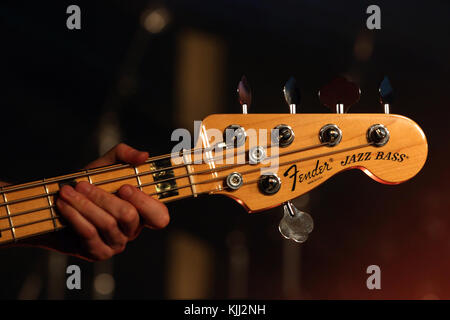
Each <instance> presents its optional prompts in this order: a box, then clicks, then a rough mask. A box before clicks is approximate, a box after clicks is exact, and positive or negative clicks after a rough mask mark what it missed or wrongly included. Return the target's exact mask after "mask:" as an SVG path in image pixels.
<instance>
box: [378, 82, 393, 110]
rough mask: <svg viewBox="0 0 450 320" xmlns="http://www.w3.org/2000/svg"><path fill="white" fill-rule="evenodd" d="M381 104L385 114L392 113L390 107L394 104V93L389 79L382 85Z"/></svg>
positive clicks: (380, 89) (380, 90)
mask: <svg viewBox="0 0 450 320" xmlns="http://www.w3.org/2000/svg"><path fill="white" fill-rule="evenodd" d="M378 91H379V92H380V103H381V104H382V105H383V106H384V113H390V105H391V104H392V103H393V102H394V92H393V90H392V86H391V82H390V81H389V78H388V77H384V79H383V81H381V83H380V88H379V89H378Z"/></svg>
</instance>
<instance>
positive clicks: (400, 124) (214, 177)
mask: <svg viewBox="0 0 450 320" xmlns="http://www.w3.org/2000/svg"><path fill="white" fill-rule="evenodd" d="M232 124H237V125H240V126H242V127H244V128H245V130H246V132H247V140H246V144H245V145H244V146H242V147H241V148H238V149H234V148H229V149H227V151H226V153H223V152H221V150H222V149H220V148H219V149H217V150H212V151H208V152H204V153H203V154H200V160H201V161H199V162H198V159H197V161H194V160H195V158H192V159H191V160H192V163H190V164H189V165H185V164H186V162H188V163H189V161H188V159H187V158H186V155H185V156H184V157H181V156H179V155H178V154H177V156H174V157H172V158H171V159H167V160H166V165H172V167H171V168H167V170H164V172H163V175H164V174H166V173H168V172H169V171H170V174H171V175H170V176H165V177H163V180H157V179H158V175H157V174H155V173H161V171H157V169H158V167H157V166H156V162H155V161H156V160H157V159H160V158H161V157H155V158H152V159H149V160H148V162H147V163H145V164H142V165H139V166H137V167H133V166H128V165H127V166H124V165H113V166H108V167H103V168H96V169H89V170H84V171H81V172H78V173H74V174H69V175H66V176H62V177H56V178H51V179H45V180H43V181H35V182H30V183H26V184H21V185H15V186H7V187H3V189H2V191H1V196H0V229H1V237H0V244H4V243H8V242H12V241H18V240H20V239H24V238H27V237H31V236H34V235H38V234H42V233H46V232H51V231H56V230H59V229H61V228H62V227H63V221H62V220H61V219H60V218H59V215H58V212H57V210H56V208H55V207H54V203H55V199H56V197H57V193H58V190H59V188H60V180H67V181H70V180H75V182H80V181H88V182H90V183H93V184H95V185H97V186H98V187H100V188H102V189H104V190H106V191H108V192H115V191H117V190H118V189H119V188H120V187H121V186H122V185H124V184H131V185H134V186H137V187H139V188H140V189H141V190H142V191H143V192H145V193H146V194H149V195H150V196H152V197H153V198H155V199H158V200H160V201H162V202H169V201H174V200H177V199H182V198H186V197H191V196H197V195H198V194H223V195H226V196H228V197H231V198H233V199H235V200H237V201H239V203H241V204H242V205H243V206H244V207H245V208H246V209H247V210H248V212H256V211H262V210H265V209H268V208H271V207H274V206H277V205H279V204H281V203H283V202H285V201H287V200H290V199H293V198H296V197H298V196H300V195H302V194H304V193H306V192H308V191H310V190H311V189H313V188H316V187H318V186H319V185H320V184H322V183H323V182H325V181H326V180H327V179H329V178H331V177H332V176H334V175H335V174H337V173H339V172H342V171H345V170H348V169H355V168H356V169H361V170H363V171H364V172H365V173H367V174H368V175H369V176H370V177H371V178H373V179H375V180H376V181H378V182H381V183H386V184H398V183H401V182H403V181H406V180H408V179H411V178H412V177H413V176H414V175H416V174H417V173H418V172H419V171H420V170H421V168H422V167H423V165H424V163H425V161H426V158H427V152H428V149H427V148H428V147H427V141H426V138H425V135H424V133H423V132H422V130H421V129H420V127H419V126H418V125H417V124H416V123H415V122H414V121H412V120H410V119H408V118H406V117H403V116H399V115H392V114H245V115H243V114H218V115H211V116H209V117H207V118H206V119H204V121H203V122H202V126H201V133H200V135H199V136H200V139H199V141H198V143H197V146H196V148H209V147H211V146H214V145H215V144H216V143H220V142H222V140H223V139H222V137H223V131H224V129H225V128H226V127H227V126H229V125H232ZM280 124H285V125H289V126H290V127H291V128H292V129H293V130H294V133H295V139H294V141H293V143H292V144H291V145H290V146H288V147H285V148H279V149H278V148H275V147H273V146H271V144H272V143H271V129H273V128H275V127H276V126H278V125H280ZM326 124H335V125H337V126H338V127H339V128H340V129H341V131H342V134H343V137H342V141H341V142H340V143H339V144H338V145H336V146H334V147H328V146H323V145H320V141H319V131H320V129H321V128H322V127H323V126H324V125H326ZM374 124H383V125H384V126H385V127H386V128H387V129H388V130H389V132H390V139H389V142H388V143H387V144H386V145H385V146H382V147H375V146H372V145H367V144H368V142H367V138H366V133H367V130H368V128H369V127H370V126H371V125H374ZM256 145H258V146H263V147H265V148H266V152H267V156H268V157H269V158H268V159H267V160H268V161H263V162H261V163H258V164H248V162H247V161H248V155H247V153H248V150H249V148H250V147H253V146H256ZM306 148H309V149H308V150H305V149H306ZM299 150H302V151H299ZM277 152H278V153H277ZM227 154H228V157H227V158H224V157H225V155H227ZM277 155H278V156H277ZM221 160H222V161H221ZM166 165H164V168H166ZM155 170H156V171H155ZM232 172H239V173H241V174H242V176H243V178H244V185H243V186H242V187H241V188H240V189H238V190H234V191H231V190H230V189H229V188H227V187H226V184H225V179H226V177H227V176H228V175H229V174H230V173H232ZM268 172H271V173H273V174H276V175H277V176H278V177H279V178H280V179H281V188H280V190H279V191H278V192H277V193H275V194H273V195H265V194H263V193H262V192H261V191H260V190H259V188H258V185H257V181H258V179H259V177H260V175H261V174H263V173H268ZM160 178H161V177H160ZM169 181H171V183H172V184H171V185H168V184H167V182H169ZM294 181H295V182H294ZM361 187H363V186H361ZM164 191H170V192H169V193H166V194H164V196H162V193H161V192H164ZM347 200H348V201H351V196H350V195H349V198H348V199H347ZM6 202H8V205H5V203H6Z"/></svg>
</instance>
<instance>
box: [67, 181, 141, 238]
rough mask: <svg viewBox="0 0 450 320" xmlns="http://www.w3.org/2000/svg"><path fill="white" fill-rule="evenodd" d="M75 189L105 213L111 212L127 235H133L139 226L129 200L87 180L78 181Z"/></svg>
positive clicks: (136, 214)
mask: <svg viewBox="0 0 450 320" xmlns="http://www.w3.org/2000/svg"><path fill="white" fill-rule="evenodd" d="M75 190H76V191H78V192H80V193H82V194H84V195H85V196H86V197H87V198H88V199H89V200H91V201H92V202H93V203H95V204H96V205H97V206H99V207H100V208H102V209H104V210H105V211H106V212H107V213H109V214H111V215H112V216H113V217H114V218H115V219H116V220H117V221H118V223H119V226H120V228H121V230H122V231H123V233H124V234H125V235H126V236H127V237H131V236H134V235H135V234H136V232H137V230H138V228H139V214H138V212H137V210H136V208H135V207H133V206H132V205H131V204H130V203H129V202H127V201H124V200H122V199H120V198H119V197H116V196H115V195H112V194H111V193H109V192H106V191H105V190H102V189H100V188H97V187H95V186H93V185H92V184H90V183H88V182H85V181H83V182H80V183H78V184H77V186H76V187H75Z"/></svg>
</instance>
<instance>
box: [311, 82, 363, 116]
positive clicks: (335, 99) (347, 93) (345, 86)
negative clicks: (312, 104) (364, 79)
mask: <svg viewBox="0 0 450 320" xmlns="http://www.w3.org/2000/svg"><path fill="white" fill-rule="evenodd" d="M360 96H361V90H360V89H359V87H358V86H357V85H356V84H355V83H353V82H351V81H348V80H347V79H345V78H344V77H337V78H335V79H333V80H332V81H331V82H330V83H328V84H327V85H325V86H324V87H322V89H320V91H319V99H320V102H321V103H322V104H323V105H325V106H327V107H328V108H330V109H331V110H333V111H336V113H344V112H347V111H348V109H349V108H350V107H351V106H352V105H354V104H355V103H357V102H358V101H359V97H360Z"/></svg>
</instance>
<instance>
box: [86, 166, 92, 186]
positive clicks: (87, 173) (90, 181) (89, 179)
mask: <svg viewBox="0 0 450 320" xmlns="http://www.w3.org/2000/svg"><path fill="white" fill-rule="evenodd" d="M85 171H86V176H87V178H88V181H89V183H91V184H92V179H91V176H90V175H89V170H88V169H86V170H85Z"/></svg>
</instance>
